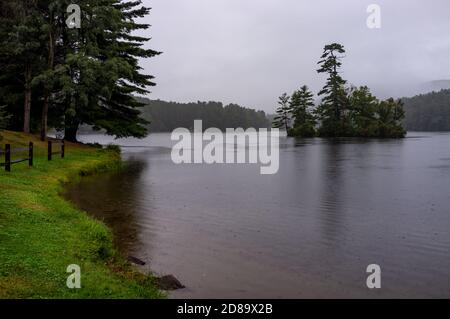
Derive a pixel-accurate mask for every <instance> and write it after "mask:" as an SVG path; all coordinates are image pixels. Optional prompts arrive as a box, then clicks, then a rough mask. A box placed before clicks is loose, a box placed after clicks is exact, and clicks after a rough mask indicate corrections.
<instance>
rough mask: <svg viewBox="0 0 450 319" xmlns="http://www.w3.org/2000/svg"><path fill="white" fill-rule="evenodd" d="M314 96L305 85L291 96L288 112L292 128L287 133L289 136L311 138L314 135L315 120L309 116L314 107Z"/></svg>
mask: <svg viewBox="0 0 450 319" xmlns="http://www.w3.org/2000/svg"><path fill="white" fill-rule="evenodd" d="M313 97H314V95H313V93H312V92H311V91H310V90H309V89H308V87H307V86H306V85H304V86H302V87H301V88H300V90H297V91H295V92H294V93H293V94H292V97H291V101H290V110H291V112H292V117H293V119H294V126H293V128H292V129H291V130H290V131H289V135H291V136H302V137H311V136H314V135H315V119H314V116H313V115H312V114H311V108H313V107H314V98H313Z"/></svg>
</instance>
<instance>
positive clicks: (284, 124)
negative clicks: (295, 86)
mask: <svg viewBox="0 0 450 319" xmlns="http://www.w3.org/2000/svg"><path fill="white" fill-rule="evenodd" d="M290 99H291V98H290V96H289V95H287V93H283V95H281V96H280V97H279V98H278V105H279V107H278V108H277V111H276V113H277V116H275V118H274V122H273V126H274V127H276V128H284V129H285V130H286V132H287V131H288V130H289V125H290V121H291V107H290V105H289V101H290Z"/></svg>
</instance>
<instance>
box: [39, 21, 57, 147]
mask: <svg viewBox="0 0 450 319" xmlns="http://www.w3.org/2000/svg"><path fill="white" fill-rule="evenodd" d="M51 22H52V23H53V17H51ZM52 32H53V31H52V30H50V31H49V34H48V68H49V70H53V67H54V61H55V43H54V36H53V33H52ZM49 102H50V91H49V90H48V89H46V90H45V97H44V105H43V107H42V117H41V141H45V139H46V137H47V122H48V121H47V119H48V106H49Z"/></svg>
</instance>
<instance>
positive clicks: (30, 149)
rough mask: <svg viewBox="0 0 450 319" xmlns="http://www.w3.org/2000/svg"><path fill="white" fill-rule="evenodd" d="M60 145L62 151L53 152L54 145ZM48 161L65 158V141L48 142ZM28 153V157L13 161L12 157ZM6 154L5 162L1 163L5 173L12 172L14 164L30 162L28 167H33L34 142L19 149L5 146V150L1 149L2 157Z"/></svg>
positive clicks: (0, 165) (8, 145)
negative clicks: (55, 156) (56, 157)
mask: <svg viewBox="0 0 450 319" xmlns="http://www.w3.org/2000/svg"><path fill="white" fill-rule="evenodd" d="M55 144H56V145H59V146H60V149H59V150H58V151H53V146H54V145H55ZM47 145H48V146H47V159H48V160H49V161H51V160H52V158H53V155H61V158H64V157H65V143H64V140H52V141H48V144H47ZM24 152H28V157H22V158H18V159H12V155H14V154H19V153H24ZM3 154H4V160H5V161H4V162H3V163H0V167H5V171H7V172H11V166H12V165H14V164H18V163H22V162H26V161H28V166H29V167H32V166H33V157H34V145H33V142H30V143H29V144H28V147H18V148H11V144H5V149H4V150H2V149H0V155H3Z"/></svg>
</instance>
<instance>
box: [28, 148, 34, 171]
mask: <svg viewBox="0 0 450 319" xmlns="http://www.w3.org/2000/svg"><path fill="white" fill-rule="evenodd" d="M28 166H30V167H32V166H33V142H30V144H29V145H28Z"/></svg>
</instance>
